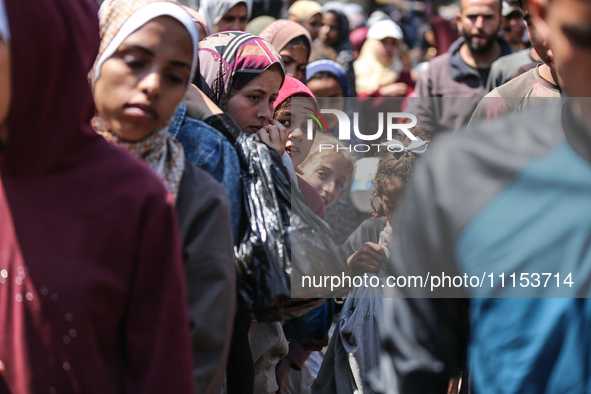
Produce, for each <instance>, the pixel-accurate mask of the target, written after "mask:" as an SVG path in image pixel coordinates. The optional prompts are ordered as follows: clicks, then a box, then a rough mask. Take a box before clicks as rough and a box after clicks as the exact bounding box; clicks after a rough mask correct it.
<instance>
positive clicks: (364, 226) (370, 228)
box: [358, 216, 387, 234]
mask: <svg viewBox="0 0 591 394" xmlns="http://www.w3.org/2000/svg"><path fill="white" fill-rule="evenodd" d="M386 223H387V219H386V217H385V216H380V217H377V218H367V219H365V220H364V221H363V222H361V224H360V225H359V227H358V230H359V231H363V232H377V233H378V234H379V233H380V232H381V231H382V230H383V229H384V227H386Z"/></svg>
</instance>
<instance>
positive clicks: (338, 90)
mask: <svg viewBox="0 0 591 394" xmlns="http://www.w3.org/2000/svg"><path fill="white" fill-rule="evenodd" d="M306 79H307V82H306V85H307V86H308V88H309V89H310V91H311V92H312V94H314V96H315V97H319V98H322V99H321V100H322V102H321V104H323V107H325V108H332V109H338V110H341V111H343V110H344V109H345V101H344V100H343V97H347V95H348V94H349V83H348V82H347V74H346V73H345V70H344V69H343V68H342V67H341V66H340V65H339V64H338V63H337V62H334V61H332V60H318V61H315V62H312V63H310V64H308V67H306ZM326 123H327V127H328V130H327V132H328V133H330V134H331V135H334V136H337V135H338V130H337V127H336V126H337V125H338V122H337V117H336V116H334V115H329V116H326Z"/></svg>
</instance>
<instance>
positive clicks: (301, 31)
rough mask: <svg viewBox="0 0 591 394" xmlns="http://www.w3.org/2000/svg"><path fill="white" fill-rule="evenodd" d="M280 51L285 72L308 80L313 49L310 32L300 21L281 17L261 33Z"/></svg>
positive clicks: (301, 79)
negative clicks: (309, 60)
mask: <svg viewBox="0 0 591 394" xmlns="http://www.w3.org/2000/svg"><path fill="white" fill-rule="evenodd" d="M260 37H261V38H264V39H265V40H267V41H269V42H270V43H271V45H273V46H274V47H275V49H277V50H278V51H279V55H280V56H281V59H282V60H283V66H284V67H285V74H286V75H289V76H290V77H294V78H295V79H298V80H300V81H302V82H305V81H306V66H307V65H308V59H309V58H310V51H311V49H312V38H311V37H310V33H308V31H307V30H306V29H305V28H304V27H303V26H302V25H300V24H299V23H297V22H294V21H290V20H285V19H280V20H278V21H275V22H273V23H271V24H270V25H269V26H267V27H266V28H265V29H264V30H263V31H262V32H261V34H260Z"/></svg>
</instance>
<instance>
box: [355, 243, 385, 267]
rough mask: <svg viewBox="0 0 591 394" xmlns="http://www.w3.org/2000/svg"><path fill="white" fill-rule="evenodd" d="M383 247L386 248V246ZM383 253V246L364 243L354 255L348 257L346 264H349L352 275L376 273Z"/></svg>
mask: <svg viewBox="0 0 591 394" xmlns="http://www.w3.org/2000/svg"><path fill="white" fill-rule="evenodd" d="M385 246H386V247H388V245H385ZM384 253H385V251H384V245H379V244H376V243H373V242H366V243H365V244H363V246H362V247H361V249H359V250H358V251H357V252H355V254H352V255H351V256H349V258H348V259H347V263H349V266H350V267H351V271H352V272H353V273H365V272H373V273H377V272H378V270H379V269H380V264H381V263H382V259H383V258H384Z"/></svg>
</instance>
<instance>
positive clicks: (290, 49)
mask: <svg viewBox="0 0 591 394" xmlns="http://www.w3.org/2000/svg"><path fill="white" fill-rule="evenodd" d="M309 55H310V52H309V51H308V48H307V47H306V46H305V45H304V44H296V45H289V46H286V47H285V48H283V49H282V50H281V52H279V56H281V59H283V66H284V67H285V75H289V76H290V77H293V78H295V79H297V80H300V81H301V82H303V83H306V66H307V65H308V56H309Z"/></svg>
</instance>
